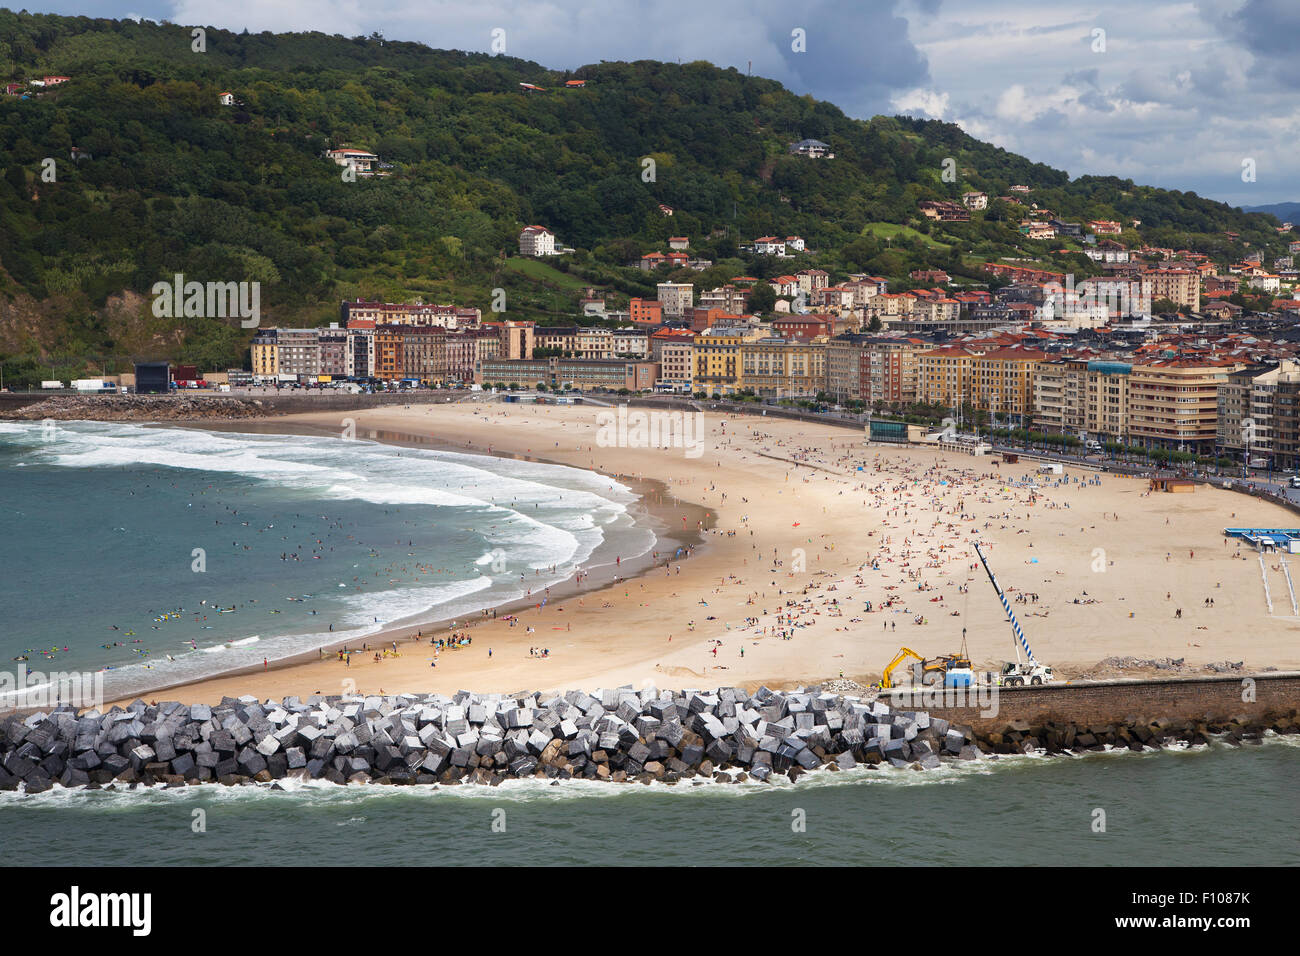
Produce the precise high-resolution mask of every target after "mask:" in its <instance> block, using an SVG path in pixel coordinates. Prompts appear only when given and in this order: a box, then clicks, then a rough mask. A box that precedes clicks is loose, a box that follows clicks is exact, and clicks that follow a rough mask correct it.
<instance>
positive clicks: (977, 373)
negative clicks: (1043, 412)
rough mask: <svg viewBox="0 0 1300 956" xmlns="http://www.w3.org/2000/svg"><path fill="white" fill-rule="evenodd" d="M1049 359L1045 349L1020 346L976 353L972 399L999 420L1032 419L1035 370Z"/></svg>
mask: <svg viewBox="0 0 1300 956" xmlns="http://www.w3.org/2000/svg"><path fill="white" fill-rule="evenodd" d="M1046 359H1047V353H1046V352H1040V351H1038V350H1037V349H1030V348H1023V347H1020V346H1010V347H1007V348H1000V349H994V350H992V351H988V352H983V353H978V354H976V355H975V357H974V358H973V359H971V361H970V364H969V376H970V398H969V400H970V401H971V402H972V403H973V404H974V405H975V407H976V408H983V409H987V410H988V411H990V412H991V413H992V414H993V415H994V416H995V417H996V418H997V419H998V420H999V421H1006V420H1008V419H1010V420H1011V421H1013V422H1016V423H1017V424H1023V423H1026V422H1028V421H1030V420H1031V418H1032V415H1033V408H1034V372H1035V370H1036V369H1037V367H1038V365H1039V364H1040V363H1041V362H1043V361H1045V360H1046Z"/></svg>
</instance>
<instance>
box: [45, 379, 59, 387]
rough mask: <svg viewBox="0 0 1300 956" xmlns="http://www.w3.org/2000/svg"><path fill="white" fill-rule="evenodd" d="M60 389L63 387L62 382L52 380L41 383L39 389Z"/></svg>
mask: <svg viewBox="0 0 1300 956" xmlns="http://www.w3.org/2000/svg"><path fill="white" fill-rule="evenodd" d="M62 387H63V383H62V382H59V381H55V380H53V379H49V380H46V381H43V382H41V388H62Z"/></svg>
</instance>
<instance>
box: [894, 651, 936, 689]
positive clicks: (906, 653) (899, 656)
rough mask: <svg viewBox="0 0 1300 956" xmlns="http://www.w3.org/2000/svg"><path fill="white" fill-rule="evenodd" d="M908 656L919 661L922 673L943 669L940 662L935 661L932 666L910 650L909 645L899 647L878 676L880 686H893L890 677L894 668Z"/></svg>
mask: <svg viewBox="0 0 1300 956" xmlns="http://www.w3.org/2000/svg"><path fill="white" fill-rule="evenodd" d="M909 657H912V658H915V659H916V660H918V661H920V662H921V667H922V668H923V669H924V673H926V674H929V673H930V672H931V671H932V670H938V671H939V672H940V673H942V671H943V663H942V662H938V661H936V662H934V664H933V666H932V665H931V664H930V663H929V662H927V661H926V659H925V658H924V657H922V656H921V655H920V654H918V653H916V651H914V650H912V649H911V648H910V647H900V648H899V649H898V654H897V655H895V657H894V659H893V660H892V661H890V662H889V666H888V667H886V668H885V672H884V674H882V675H881V677H880V686H881V687H882V688H889V687H893V686H894V681H893V677H892V675H893V673H894V670H895V669H896V668H897V667H898V665H899V664H901V663H903V661H905V660H907V659H908V658H909Z"/></svg>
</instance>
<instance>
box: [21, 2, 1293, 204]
mask: <svg viewBox="0 0 1300 956" xmlns="http://www.w3.org/2000/svg"><path fill="white" fill-rule="evenodd" d="M22 6H23V7H25V8H26V9H27V10H29V11H32V12H49V13H62V14H84V15H89V16H103V17H117V18H122V17H128V16H130V17H147V18H150V19H155V20H158V19H167V20H170V21H172V22H174V23H181V24H187V25H202V26H215V27H221V28H224V29H229V30H243V29H247V30H249V31H250V32H259V31H262V30H271V31H275V32H289V31H301V30H320V31H322V32H326V33H337V34H342V35H344V36H357V35H369V34H371V33H374V32H379V33H381V34H383V35H384V36H385V37H387V38H389V39H393V40H414V41H419V42H423V43H426V44H428V45H429V46H432V47H439V48H454V49H461V50H477V51H483V52H499V50H494V48H493V45H492V44H493V36H494V31H497V30H500V31H504V33H503V34H502V33H496V34H495V35H496V36H497V37H498V38H500V39H504V43H505V51H504V52H505V53H507V54H508V55H511V56H518V57H522V58H524V59H529V60H535V61H537V62H538V63H541V64H543V65H544V66H547V67H550V68H554V69H565V68H574V67H578V66H582V65H584V64H587V63H595V62H598V61H600V60H641V59H657V60H668V61H676V60H681V61H682V62H687V61H691V60H708V61H710V62H712V63H715V64H717V65H718V66H721V67H729V66H734V67H736V68H738V69H740V70H751V69H752V71H753V72H754V73H755V74H757V75H762V76H767V77H771V78H773V79H775V80H778V81H780V82H781V83H782V84H784V85H785V86H786V87H787V88H788V89H790V90H792V91H794V92H795V93H798V94H810V95H812V96H814V97H816V98H817V99H822V100H829V101H831V102H832V103H834V104H836V105H837V106H839V107H840V108H841V109H842V110H844V112H845V113H847V114H848V115H850V116H856V117H861V118H867V117H870V116H874V115H876V114H879V113H885V114H896V113H906V114H910V115H914V116H924V117H931V118H934V119H942V120H945V121H948V122H953V123H956V124H958V125H959V126H961V127H962V128H963V129H965V130H966V131H967V132H968V133H970V134H971V135H972V136H976V137H978V138H979V139H982V140H985V141H988V142H991V143H994V144H996V145H998V146H1001V147H1004V148H1005V149H1008V150H1011V151H1013V152H1016V153H1020V154H1022V155H1024V156H1027V157H1029V158H1030V159H1032V160H1035V161H1038V162H1044V163H1047V164H1049V165H1051V166H1054V167H1056V168H1058V169H1064V170H1066V171H1067V172H1069V174H1070V175H1071V176H1080V175H1084V174H1096V175H1115V176H1120V177H1124V178H1130V179H1133V180H1134V181H1135V182H1138V183H1146V184H1150V185H1155V186H1162V187H1165V188H1169V189H1183V190H1192V191H1195V192H1196V193H1198V194H1200V195H1202V196H1207V197H1210V198H1212V199H1218V200H1222V201H1225V202H1229V203H1232V204H1234V205H1262V204H1266V203H1273V202H1286V201H1300V149H1296V148H1295V146H1296V143H1297V140H1300V96H1297V95H1296V93H1297V91H1300V57H1297V56H1296V54H1295V49H1294V48H1295V45H1296V43H1297V39H1298V38H1300V0H1183V2H1179V0H1141V2H1134V0H1087V2H1078V0H703V2H700V3H693V4H687V3H683V2H682V0H385V2H383V3H373V2H363V0H66V2H64V0H51V2H40V0H27V2H25V3H23V4H22Z"/></svg>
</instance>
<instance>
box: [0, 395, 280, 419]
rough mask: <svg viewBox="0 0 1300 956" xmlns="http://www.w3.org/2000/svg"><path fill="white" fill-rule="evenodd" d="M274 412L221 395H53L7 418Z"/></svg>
mask: <svg viewBox="0 0 1300 956" xmlns="http://www.w3.org/2000/svg"><path fill="white" fill-rule="evenodd" d="M269 411H270V409H269V408H268V407H267V406H266V405H265V404H264V403H263V402H261V401H259V400H257V399H244V398H234V397H231V396H224V397H223V396H217V395H185V394H180V395H52V396H50V397H49V398H46V399H43V400H42V401H39V402H36V403H35V404H33V405H24V406H22V407H21V408H16V409H13V410H11V411H9V412H8V413H7V415H6V416H5V417H7V418H15V419H23V420H26V421H41V420H44V419H53V420H55V421H101V422H136V421H151V422H154V421H196V420H199V419H214V420H220V421H226V420H229V419H234V418H263V417H265V416H266V415H267V414H269Z"/></svg>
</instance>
